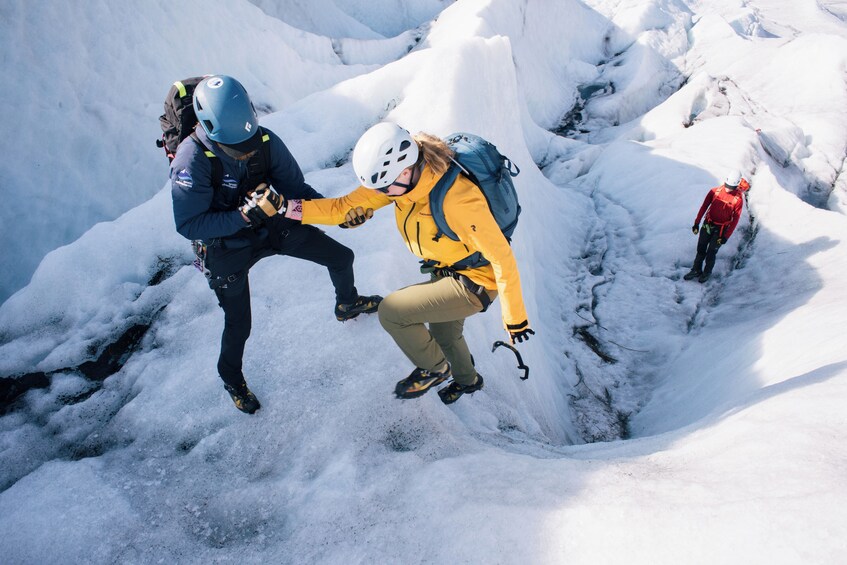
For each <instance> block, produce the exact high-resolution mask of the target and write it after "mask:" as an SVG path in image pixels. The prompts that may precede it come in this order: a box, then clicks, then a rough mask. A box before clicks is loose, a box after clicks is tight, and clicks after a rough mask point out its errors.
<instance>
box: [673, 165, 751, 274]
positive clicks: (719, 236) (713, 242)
mask: <svg viewBox="0 0 847 565" xmlns="http://www.w3.org/2000/svg"><path fill="white" fill-rule="evenodd" d="M749 188H750V184H749V183H748V182H747V181H746V180H744V179H743V178H742V177H741V173H739V172H738V171H732V172H730V173H729V174H728V175H727V176H726V179H724V183H723V184H722V185H720V186H716V187H715V188H713V189H712V190H710V191H709V192H708V194H706V198H705V200H703V205H702V206H700V211H699V212H697V218H696V219H695V220H694V225H693V226H691V231H692V233H694V235H697V234H700V238H699V239H698V240H697V256H696V257H695V258H694V265H693V266H692V267H691V270H690V271H688V273H686V274H685V276H684V277H682V278H684V279H685V280H687V281H690V280H691V279H695V278H696V279H697V280H698V281H700V282H701V283H704V282H706V281H707V280H709V277H710V276H711V274H712V268H714V266H715V255H717V253H718V249H720V246H721V245H723V244H724V243H726V241H727V240H728V239H729V236H731V235H732V232H733V231H734V230H735V226H737V225H738V219H739V218H740V217H741V209H742V206H743V205H744V196H743V193H744V192H746V191H747V190H748V189H749ZM703 214H705V215H706V218H705V221H704V222H703V226H702V227H700V219H701V218H703ZM703 260H705V261H706V264H705V268H704V265H703Z"/></svg>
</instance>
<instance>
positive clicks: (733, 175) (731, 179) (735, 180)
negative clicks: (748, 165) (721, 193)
mask: <svg viewBox="0 0 847 565" xmlns="http://www.w3.org/2000/svg"><path fill="white" fill-rule="evenodd" d="M740 182H741V172H740V171H730V172H729V174H727V175H726V178H725V179H723V183H724V185H726V187H727V188H737V187H738V185H739V183H740Z"/></svg>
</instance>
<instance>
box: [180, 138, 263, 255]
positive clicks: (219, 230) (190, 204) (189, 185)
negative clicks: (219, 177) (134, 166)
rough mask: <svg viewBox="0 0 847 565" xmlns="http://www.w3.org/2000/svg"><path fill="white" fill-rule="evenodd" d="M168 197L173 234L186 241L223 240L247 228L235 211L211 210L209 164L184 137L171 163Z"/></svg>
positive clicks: (211, 196) (210, 173)
mask: <svg viewBox="0 0 847 565" xmlns="http://www.w3.org/2000/svg"><path fill="white" fill-rule="evenodd" d="M171 196H172V198H173V207H174V222H175V223H176V231H177V232H179V234H180V235H182V236H183V237H186V238H188V239H203V240H209V239H212V238H216V237H226V236H229V235H233V234H234V233H235V232H237V231H239V230H241V229H243V228H245V227H247V225H248V223H247V222H246V221H244V218H243V217H242V216H241V212H239V211H238V210H229V211H212V210H211V208H212V198H213V196H214V190H213V189H212V164H211V162H210V161H209V158H208V157H206V155H204V154H203V152H202V151H200V150H199V148H197V145H196V144H195V143H194V142H193V141H192V140H191V138H186V139H185V141H183V142H182V143H181V144H180V146H179V149H178V150H177V154H176V157H175V158H174V161H173V163H171Z"/></svg>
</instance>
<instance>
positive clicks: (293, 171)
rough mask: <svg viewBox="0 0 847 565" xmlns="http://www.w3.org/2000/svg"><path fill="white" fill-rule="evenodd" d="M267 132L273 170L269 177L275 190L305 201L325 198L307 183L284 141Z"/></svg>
mask: <svg viewBox="0 0 847 565" xmlns="http://www.w3.org/2000/svg"><path fill="white" fill-rule="evenodd" d="M265 132H266V133H267V134H268V135H269V136H270V144H271V170H270V174H269V175H268V177H270V180H271V184H272V185H273V187H274V189H276V191H277V192H279V193H280V194H282V195H283V196H285V197H286V198H299V199H304V200H309V199H314V198H323V195H322V194H321V193H320V192H318V191H317V190H315V189H314V188H312V187H311V186H309V185H308V184H307V183H306V179H305V178H303V171H301V170H300V165H298V164H297V160H296V159H294V155H292V154H291V151H289V150H288V147H286V145H285V143H284V142H283V141H282V139H280V138H279V136H278V135H276V134H275V133H274V132H272V131H269V130H265Z"/></svg>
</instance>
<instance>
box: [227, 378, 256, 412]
mask: <svg viewBox="0 0 847 565" xmlns="http://www.w3.org/2000/svg"><path fill="white" fill-rule="evenodd" d="M224 388H225V389H226V391H227V392H228V393H229V395H230V396H231V397H232V402H233V403H235V407H236V408H238V409H239V410H241V411H242V412H244V413H245V414H253V413H254V412H255V411H256V410H258V409H259V408H261V407H262V405H261V404H259V399H258V398H256V395H255V394H253V393H252V392H251V391H250V389H249V388H247V383H241V384H240V385H238V386H231V385H224Z"/></svg>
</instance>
